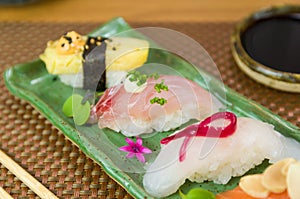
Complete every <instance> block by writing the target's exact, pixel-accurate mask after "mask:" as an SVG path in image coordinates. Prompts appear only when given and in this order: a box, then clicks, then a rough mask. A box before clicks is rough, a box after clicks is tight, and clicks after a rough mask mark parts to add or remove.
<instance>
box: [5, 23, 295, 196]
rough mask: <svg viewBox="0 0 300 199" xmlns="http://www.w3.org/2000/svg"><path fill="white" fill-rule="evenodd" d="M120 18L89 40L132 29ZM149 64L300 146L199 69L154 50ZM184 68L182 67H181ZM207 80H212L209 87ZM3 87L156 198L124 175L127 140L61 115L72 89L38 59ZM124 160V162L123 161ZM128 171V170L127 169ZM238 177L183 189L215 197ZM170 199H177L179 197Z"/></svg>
mask: <svg viewBox="0 0 300 199" xmlns="http://www.w3.org/2000/svg"><path fill="white" fill-rule="evenodd" d="M130 29H131V27H130V26H129V25H128V24H126V22H125V21H124V20H123V19H122V18H116V19H113V20H112V21H109V22H108V23H106V24H104V25H102V26H101V27H99V28H98V29H96V30H95V31H93V32H92V33H90V35H93V36H97V35H102V36H110V35H114V34H116V33H119V32H122V31H126V30H130ZM149 60H150V61H154V60H155V61H159V62H161V63H165V64H168V65H171V66H174V67H176V66H177V68H176V70H178V71H180V72H181V74H183V75H184V76H186V77H187V78H190V79H192V80H193V81H195V82H197V83H199V84H200V85H201V86H202V87H204V88H206V89H207V87H208V86H209V87H210V88H214V89H213V90H214V95H215V96H216V97H217V98H218V99H219V100H220V101H221V102H222V103H223V104H224V105H226V106H227V107H228V109H229V110H230V111H233V112H234V113H236V114H237V115H239V116H248V117H253V118H257V119H260V120H262V121H265V122H268V123H271V124H273V125H274V126H275V128H276V130H278V131H279V132H282V133H284V135H285V136H290V137H293V138H295V139H296V140H298V141H300V135H299V128H297V127H296V126H293V125H292V124H290V123H288V122H286V121H284V120H282V119H281V118H280V117H278V116H277V115H274V114H273V113H272V112H270V111H269V110H267V109H266V108H264V107H263V106H261V105H259V104H257V103H255V102H253V101H250V100H248V99H246V98H244V97H242V96H241V95H239V94H237V93H235V92H234V91H232V90H230V89H229V88H227V87H225V88H223V89H225V92H226V97H225V96H223V95H222V94H221V95H220V93H222V89H221V87H222V84H221V83H220V82H219V81H217V80H215V79H214V78H213V77H212V76H210V75H207V74H206V73H204V72H202V77H199V75H198V76H197V75H195V74H197V73H195V71H196V69H195V68H194V67H192V66H191V65H190V64H188V63H187V62H185V61H184V60H182V59H181V58H179V57H177V56H175V55H173V54H170V53H167V52H163V51H155V50H153V51H151V52H150V55H149ZM178 66H180V67H178ZM204 79H210V81H209V85H208V84H206V83H205V81H204ZM5 82H6V85H7V88H8V89H9V90H10V91H11V92H12V93H13V94H14V95H16V96H18V97H20V98H22V99H24V100H27V101H28V102H30V103H31V104H32V105H33V106H34V107H35V108H36V109H38V110H39V111H40V112H41V113H42V114H43V115H45V116H46V118H47V119H48V120H49V121H51V122H52V123H53V124H54V125H55V126H56V127H57V128H59V129H60V130H61V131H62V132H63V133H64V134H65V136H66V137H68V138H69V139H70V140H71V141H72V142H73V143H75V144H76V145H77V146H78V147H79V148H80V149H81V150H82V151H83V152H84V153H85V154H86V155H88V156H89V157H91V158H92V159H93V160H95V161H96V162H97V163H98V164H100V165H101V166H102V167H103V169H104V170H105V171H106V172H107V173H108V174H109V175H110V176H111V177H112V178H113V179H115V180H116V181H117V182H118V183H119V184H120V185H122V186H123V187H124V188H125V189H126V190H127V191H128V192H129V193H130V194H132V195H133V196H134V197H136V198H152V197H151V196H150V195H148V194H147V193H146V192H145V191H144V189H143V185H142V178H143V174H141V173H136V174H134V173H132V172H124V171H122V169H120V165H119V164H120V162H122V161H125V158H124V153H121V152H120V151H118V150H117V147H119V146H122V145H125V144H126V143H125V141H124V136H123V135H121V134H119V133H115V132H113V131H110V130H106V129H105V130H100V129H99V128H98V127H97V126H96V125H94V126H91V127H88V128H87V127H82V128H80V129H78V128H76V126H75V125H74V122H73V120H72V119H70V118H67V117H65V116H64V114H63V113H62V105H63V103H64V101H65V100H66V99H67V98H68V97H69V96H70V95H71V94H72V92H73V89H72V88H71V87H69V86H66V85H64V84H63V83H61V82H60V81H59V79H57V78H56V77H55V76H53V75H50V74H48V73H47V71H46V69H45V65H44V63H43V62H42V61H41V60H39V59H37V60H34V61H32V62H29V63H25V64H20V65H16V66H13V67H12V68H10V69H8V70H7V71H6V72H5ZM164 136H165V135H162V134H156V135H155V136H154V137H151V139H145V140H144V143H145V145H146V146H147V147H149V148H151V149H155V148H157V149H158V150H159V141H160V139H161V138H162V137H164ZM120 160H122V161H120ZM128 161H131V163H132V168H135V167H140V166H141V165H140V163H139V162H138V161H135V160H128ZM267 165H268V163H267V162H266V161H265V162H264V163H263V164H261V165H260V166H258V167H256V168H255V169H253V170H251V171H250V172H261V171H262V170H263V169H264V168H265V167H266V166H267ZM129 169H130V168H129ZM238 180H239V179H238V178H233V179H232V180H231V181H230V182H229V183H228V184H227V185H217V184H214V183H212V182H206V183H201V184H197V183H191V182H188V181H187V182H186V183H185V184H184V185H183V186H182V187H181V190H182V191H183V192H188V190H189V189H191V188H192V187H199V186H200V187H203V188H205V189H208V190H211V191H213V192H214V193H219V192H223V191H225V190H228V189H232V188H234V187H235V186H236V185H237V182H238ZM168 198H170V199H171V198H179V194H178V193H175V194H173V195H171V196H169V197H168Z"/></svg>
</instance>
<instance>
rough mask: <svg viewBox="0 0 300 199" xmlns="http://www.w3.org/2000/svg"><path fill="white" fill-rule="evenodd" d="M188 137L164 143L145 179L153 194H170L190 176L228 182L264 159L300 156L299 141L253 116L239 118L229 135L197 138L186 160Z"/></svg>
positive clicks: (190, 178)
mask: <svg viewBox="0 0 300 199" xmlns="http://www.w3.org/2000/svg"><path fill="white" fill-rule="evenodd" d="M176 133H177V132H176ZM176 133H175V134H176ZM177 134H178V133H177ZM177 138H178V137H177ZM184 140H185V138H184V137H179V138H178V139H174V140H172V141H171V142H169V143H168V144H166V145H162V148H161V151H160V153H159V154H158V156H157V157H156V159H155V161H154V162H153V163H151V165H150V166H149V167H148V169H147V171H146V174H145V176H144V179H143V184H144V188H145V190H146V191H147V192H148V193H149V194H151V195H153V196H155V197H164V196H168V195H170V194H172V193H175V192H176V191H177V190H178V188H179V187H180V186H181V185H182V184H183V183H184V182H185V180H186V179H189V180H191V181H195V182H199V183H200V182H203V181H206V180H209V181H214V182H215V183H218V184H226V183H227V182H228V181H229V180H230V179H231V177H234V176H241V175H243V174H245V173H246V172H247V171H248V170H250V169H251V168H253V167H254V166H256V165H259V164H260V163H261V162H262V161H263V160H264V159H269V160H270V162H276V161H278V160H280V159H284V158H287V157H293V158H295V159H298V160H299V158H300V144H299V143H298V142H297V141H295V140H293V139H291V138H286V137H284V136H282V135H281V134H279V133H278V132H276V131H275V130H274V129H273V126H272V125H270V124H267V123H264V122H261V121H258V120H254V119H251V118H244V117H241V118H238V119H237V126H236V130H235V131H234V133H233V134H232V135H231V136H229V137H226V138H212V137H210V138H209V137H193V139H192V140H191V141H190V142H189V143H190V144H189V145H188V146H187V147H186V148H187V149H186V152H185V159H184V160H180V158H179V157H180V155H179V154H180V148H181V146H182V144H183V143H184Z"/></svg>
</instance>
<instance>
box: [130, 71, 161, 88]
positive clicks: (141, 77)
mask: <svg viewBox="0 0 300 199" xmlns="http://www.w3.org/2000/svg"><path fill="white" fill-rule="evenodd" d="M126 77H129V81H131V82H136V85H137V86H141V85H143V84H144V83H146V81H147V79H148V78H149V77H153V78H155V79H158V78H159V75H158V74H157V73H153V74H151V75H146V74H142V73H140V72H139V71H137V70H132V71H129V72H128V74H127V76H126Z"/></svg>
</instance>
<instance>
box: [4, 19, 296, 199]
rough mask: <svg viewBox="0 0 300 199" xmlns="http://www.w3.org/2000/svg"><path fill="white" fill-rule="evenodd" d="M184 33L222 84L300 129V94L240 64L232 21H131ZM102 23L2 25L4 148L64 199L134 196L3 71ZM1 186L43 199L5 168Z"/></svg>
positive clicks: (18, 194)
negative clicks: (13, 88) (19, 93)
mask: <svg viewBox="0 0 300 199" xmlns="http://www.w3.org/2000/svg"><path fill="white" fill-rule="evenodd" d="M131 24H132V25H133V26H134V27H147V26H158V27H165V28H170V29H174V30H177V31H180V32H182V33H185V34H187V35H188V36H190V37H192V38H193V39H195V40H196V41H198V42H200V43H201V44H202V45H203V46H204V47H205V49H206V50H207V51H208V52H209V53H210V55H211V56H212V58H213V59H214V61H215V62H216V64H217V65H218V68H219V71H220V73H221V74H222V79H223V82H224V83H225V84H226V85H227V86H229V87H230V88H232V89H234V90H236V91H237V92H239V93H241V94H242V95H244V96H246V97H247V98H249V99H252V100H255V101H257V102H258V103H260V104H262V105H263V106H266V107H268V108H269V109H270V110H271V111H273V112H274V113H275V114H278V115H280V116H281V117H282V118H283V119H285V120H287V121H289V122H291V123H292V124H294V125H297V126H298V127H300V106H299V104H300V103H299V102H300V95H299V94H291V93H285V92H280V91H276V90H273V89H270V88H267V87H265V86H263V85H260V84H258V83H256V82H254V81H253V80H251V79H250V78H248V77H247V76H246V75H244V74H243V73H242V72H241V71H240V70H239V69H238V67H237V66H236V64H235V62H234V60H233V58H232V56H231V52H230V47H229V37H230V34H231V32H232V29H233V26H234V24H233V23H198V24H197V23H159V24H158V23H148V24H137V23H131ZM98 25H99V24H91V23H88V24H75V23H74V24H73V23H68V24H62V23H52V24H42V23H22V22H19V23H17V22H14V23H5V22H1V23H0V73H1V79H0V91H1V95H0V143H1V144H0V146H1V149H2V150H4V151H5V152H6V153H7V154H8V155H9V156H10V157H12V158H13V159H14V160H15V161H16V162H18V163H19V164H21V165H22V167H24V168H25V169H26V170H27V171H29V172H30V173H31V174H32V175H33V176H35V177H36V178H37V179H38V180H39V181H40V182H42V183H43V184H44V185H45V186H46V187H48V188H49V189H50V190H51V191H53V192H54V193H55V194H56V195H57V196H58V197H60V198H74V199H75V198H131V196H130V195H129V194H128V193H127V192H126V191H125V190H124V189H123V188H122V187H120V186H119V185H118V184H117V183H116V182H115V181H113V180H112V179H111V178H110V177H109V176H108V175H107V174H106V173H105V172H104V171H103V170H102V169H101V167H100V166H98V165H97V164H96V163H94V162H93V161H92V160H91V159H89V158H88V157H87V156H85V154H83V153H82V152H81V151H80V150H79V149H78V148H77V147H76V146H75V145H74V144H72V143H71V142H70V141H69V140H67V139H66V138H65V136H64V135H63V134H62V133H61V132H60V131H58V130H57V129H56V128H55V127H54V126H53V125H52V124H51V123H49V122H48V121H47V120H46V119H45V118H44V117H43V116H42V115H41V114H39V113H38V112H37V111H36V110H35V109H34V108H33V107H32V106H31V105H30V104H28V103H27V102H25V101H23V100H20V99H17V98H16V97H14V96H12V95H11V94H10V93H9V92H8V90H7V89H6V88H5V85H4V81H3V72H4V70H5V69H6V68H8V67H10V66H12V65H15V64H17V63H24V62H27V61H30V60H33V59H35V58H37V57H38V55H39V54H40V53H41V52H42V51H43V49H44V47H45V44H46V42H47V41H48V40H49V39H55V38H58V37H59V36H60V35H62V34H64V33H65V32H66V31H69V30H76V31H78V32H80V33H82V34H84V33H88V32H90V31H91V30H93V29H94V28H96V27H97V26H98ZM0 186H1V187H3V188H4V189H5V190H6V191H7V192H8V193H10V194H11V195H12V196H13V197H14V198H22V199H23V198H24V199H25V198H38V197H37V196H36V195H35V194H34V193H33V192H32V191H31V190H30V189H29V188H27V187H26V185H24V184H23V183H22V182H21V181H20V180H19V179H17V178H16V177H15V176H14V175H13V174H12V173H10V172H9V171H8V170H7V169H6V168H4V167H3V166H0Z"/></svg>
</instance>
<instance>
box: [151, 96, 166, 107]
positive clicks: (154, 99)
mask: <svg viewBox="0 0 300 199" xmlns="http://www.w3.org/2000/svg"><path fill="white" fill-rule="evenodd" d="M150 103H151V104H155V103H157V104H160V105H161V106H162V105H164V104H165V103H167V100H166V99H165V98H159V97H154V98H152V99H150Z"/></svg>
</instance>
